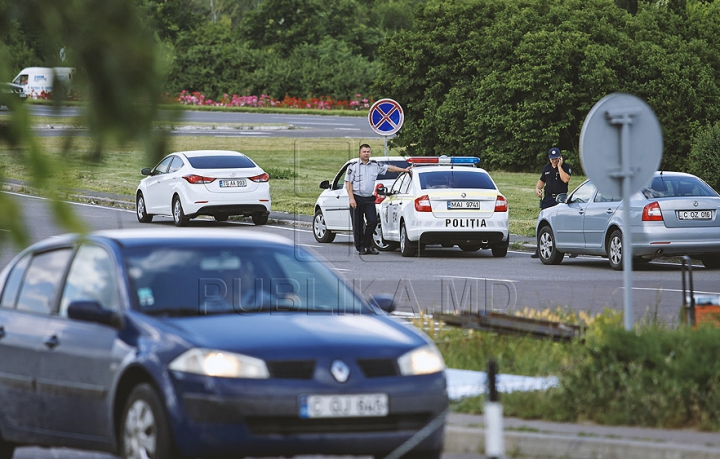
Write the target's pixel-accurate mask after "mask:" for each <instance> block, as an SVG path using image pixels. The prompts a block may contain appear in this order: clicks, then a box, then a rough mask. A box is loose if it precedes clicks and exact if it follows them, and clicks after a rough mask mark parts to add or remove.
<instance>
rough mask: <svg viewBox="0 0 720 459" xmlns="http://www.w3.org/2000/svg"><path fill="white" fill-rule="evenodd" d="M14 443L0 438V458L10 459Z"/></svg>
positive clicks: (13, 450)
mask: <svg viewBox="0 0 720 459" xmlns="http://www.w3.org/2000/svg"><path fill="white" fill-rule="evenodd" d="M14 452H15V445H14V444H12V443H8V442H6V441H5V440H3V439H2V438H0V459H12V457H13V453H14Z"/></svg>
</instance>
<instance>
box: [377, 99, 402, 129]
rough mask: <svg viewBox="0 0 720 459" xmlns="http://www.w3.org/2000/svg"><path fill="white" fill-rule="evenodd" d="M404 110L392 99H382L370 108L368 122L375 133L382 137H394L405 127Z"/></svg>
mask: <svg viewBox="0 0 720 459" xmlns="http://www.w3.org/2000/svg"><path fill="white" fill-rule="evenodd" d="M403 121H405V115H403V109H402V107H401V106H400V104H398V103H397V102H395V101H394V100H392V99H380V100H378V101H377V102H375V103H374V104H373V105H372V107H370V112H369V113H368V122H369V123H370V127H371V128H372V130H373V131H375V132H376V133H378V134H380V135H384V136H388V135H393V134H395V133H396V132H397V131H399V130H400V128H401V127H402V125H403Z"/></svg>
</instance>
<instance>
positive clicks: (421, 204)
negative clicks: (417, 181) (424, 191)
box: [415, 195, 432, 212]
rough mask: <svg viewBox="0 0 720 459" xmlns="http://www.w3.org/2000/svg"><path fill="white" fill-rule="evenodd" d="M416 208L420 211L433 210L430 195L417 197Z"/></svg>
mask: <svg viewBox="0 0 720 459" xmlns="http://www.w3.org/2000/svg"><path fill="white" fill-rule="evenodd" d="M415 210H417V211H418V212H432V206H431V205H430V196H428V195H423V196H420V197H419V198H417V199H415Z"/></svg>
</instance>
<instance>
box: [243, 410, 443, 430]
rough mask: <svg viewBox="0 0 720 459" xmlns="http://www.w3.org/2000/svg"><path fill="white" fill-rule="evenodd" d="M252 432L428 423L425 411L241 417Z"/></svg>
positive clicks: (412, 427)
mask: <svg viewBox="0 0 720 459" xmlns="http://www.w3.org/2000/svg"><path fill="white" fill-rule="evenodd" d="M245 421H246V422H247V426H248V429H249V430H250V432H251V433H252V434H254V435H270V434H275V435H277V434H280V435H293V434H295V435H297V434H315V433H322V434H324V433H356V432H398V431H403V430H420V429H421V428H423V427H424V426H425V425H426V424H427V423H428V422H430V414H429V413H420V414H404V415H403V414H400V415H390V416H385V417H381V418H376V417H363V418H323V419H300V418H296V417H280V416H267V417H260V416H251V417H247V418H245Z"/></svg>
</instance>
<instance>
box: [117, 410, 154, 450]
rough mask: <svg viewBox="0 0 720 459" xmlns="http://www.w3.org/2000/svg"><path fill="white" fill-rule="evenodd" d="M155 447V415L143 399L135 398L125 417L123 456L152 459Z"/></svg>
mask: <svg viewBox="0 0 720 459" xmlns="http://www.w3.org/2000/svg"><path fill="white" fill-rule="evenodd" d="M156 448H157V427H156V426H155V416H153V413H152V409H151V408H150V406H149V405H148V404H147V403H146V402H145V401H144V400H136V401H135V403H133V404H132V406H131V407H130V409H129V410H128V413H127V418H125V456H126V457H127V458H128V459H152V458H154V457H155V450H156Z"/></svg>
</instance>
